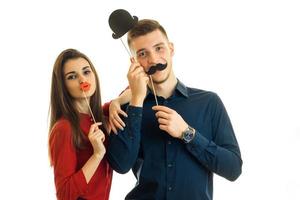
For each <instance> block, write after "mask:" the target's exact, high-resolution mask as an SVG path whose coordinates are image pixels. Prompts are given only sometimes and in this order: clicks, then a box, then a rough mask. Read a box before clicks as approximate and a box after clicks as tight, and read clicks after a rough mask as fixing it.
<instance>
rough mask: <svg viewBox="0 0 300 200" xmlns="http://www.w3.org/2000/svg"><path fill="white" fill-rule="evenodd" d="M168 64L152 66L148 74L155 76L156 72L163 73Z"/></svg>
mask: <svg viewBox="0 0 300 200" xmlns="http://www.w3.org/2000/svg"><path fill="white" fill-rule="evenodd" d="M167 65H168V63H166V64H162V63H158V64H156V65H152V66H151V67H150V68H149V70H148V71H147V72H146V74H148V75H152V74H154V73H155V72H156V71H162V70H164V69H166V67H167Z"/></svg>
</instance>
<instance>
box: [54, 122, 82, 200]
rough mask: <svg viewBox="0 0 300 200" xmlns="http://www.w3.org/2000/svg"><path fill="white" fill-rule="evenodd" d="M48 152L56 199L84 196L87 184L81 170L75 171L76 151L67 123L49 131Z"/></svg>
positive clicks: (62, 199)
mask: <svg viewBox="0 0 300 200" xmlns="http://www.w3.org/2000/svg"><path fill="white" fill-rule="evenodd" d="M50 151H51V158H52V163H53V168H54V179H55V186H56V195H57V199H61V200H74V199H77V198H78V197H80V196H82V195H84V193H85V192H86V190H87V183H86V180H85V177H84V174H83V172H82V170H81V169H80V170H76V165H77V159H76V151H75V148H74V146H73V144H72V134H71V127H70V125H69V123H68V122H67V121H65V122H61V123H59V124H57V125H55V127H54V128H53V130H52V131H51V135H50Z"/></svg>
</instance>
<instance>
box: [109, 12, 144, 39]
mask: <svg viewBox="0 0 300 200" xmlns="http://www.w3.org/2000/svg"><path fill="white" fill-rule="evenodd" d="M137 21H138V18H137V17H136V16H131V15H130V13H129V12H128V11H126V10H123V9H118V10H115V11H114V12H112V13H111V14H110V16H109V19H108V23H109V26H110V28H111V30H112V31H113V32H114V33H113V34H112V37H113V38H114V39H118V38H120V37H122V36H123V35H125V34H126V33H127V32H128V31H129V30H130V29H132V28H133V27H134V26H135V25H136V23H137Z"/></svg>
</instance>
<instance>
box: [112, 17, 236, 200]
mask: <svg viewBox="0 0 300 200" xmlns="http://www.w3.org/2000/svg"><path fill="white" fill-rule="evenodd" d="M128 45H129V47H130V49H131V51H132V52H133V55H134V56H135V58H132V59H131V63H132V64H131V66H130V69H129V71H128V75H127V77H128V80H129V86H130V89H131V92H132V98H131V101H130V107H128V109H133V108H135V107H140V108H142V109H136V112H135V113H134V114H135V115H137V116H139V118H138V117H136V118H135V119H136V122H135V125H136V126H135V127H134V128H140V130H141V131H140V134H131V133H130V131H129V132H128V134H118V135H115V134H111V135H110V138H109V139H110V141H109V147H108V151H107V152H108V153H107V156H108V159H109V160H110V163H111V164H112V165H113V168H115V169H117V171H118V172H120V173H126V172H128V171H129V170H130V169H131V168H132V170H133V172H134V174H135V176H136V178H137V184H136V186H135V187H134V189H133V190H132V191H131V192H130V193H129V194H128V195H127V196H126V198H125V199H158V200H160V199H171V200H176V199H178V200H183V199H192V200H205V199H212V197H213V173H216V174H218V175H220V176H222V177H225V178H226V179H228V180H231V181H234V180H236V179H237V178H238V177H239V175H240V174H241V171H242V170H241V167H242V159H241V155H240V150H239V146H238V143H237V140H236V137H235V135H234V131H233V128H232V125H231V123H230V119H229V117H228V115H227V113H226V110H225V107H224V105H223V104H222V102H221V100H220V98H219V97H218V96H217V95H216V94H215V93H213V92H208V91H204V90H199V89H194V88H189V87H186V86H185V85H184V84H183V83H181V82H180V81H179V80H178V79H177V78H176V76H175V74H174V72H173V68H172V57H173V55H174V46H173V44H172V43H171V42H169V40H168V37H167V34H166V32H165V30H164V28H163V27H162V26H161V25H160V24H159V23H158V22H157V21H154V20H141V21H139V22H138V23H137V25H136V26H135V27H134V28H133V29H131V30H130V32H129V33H128ZM159 63H160V64H165V66H166V68H164V69H160V70H158V71H156V72H155V73H154V74H153V75H152V76H151V77H150V78H152V80H153V86H154V89H155V91H156V95H157V100H158V104H159V106H156V101H155V97H154V93H153V88H152V84H151V81H150V79H149V76H148V75H147V72H148V71H149V70H150V67H151V66H155V65H157V64H159ZM160 66H162V65H160ZM152 68H153V67H152ZM154 68H155V67H154ZM151 70H153V69H151ZM129 117H130V116H129ZM125 120H126V119H125ZM127 128H129V129H130V128H131V127H127ZM132 128H133V127H132ZM136 133H137V132H136Z"/></svg>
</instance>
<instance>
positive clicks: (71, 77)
mask: <svg viewBox="0 0 300 200" xmlns="http://www.w3.org/2000/svg"><path fill="white" fill-rule="evenodd" d="M67 79H68V80H73V79H76V75H70V76H68V77H67Z"/></svg>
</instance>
